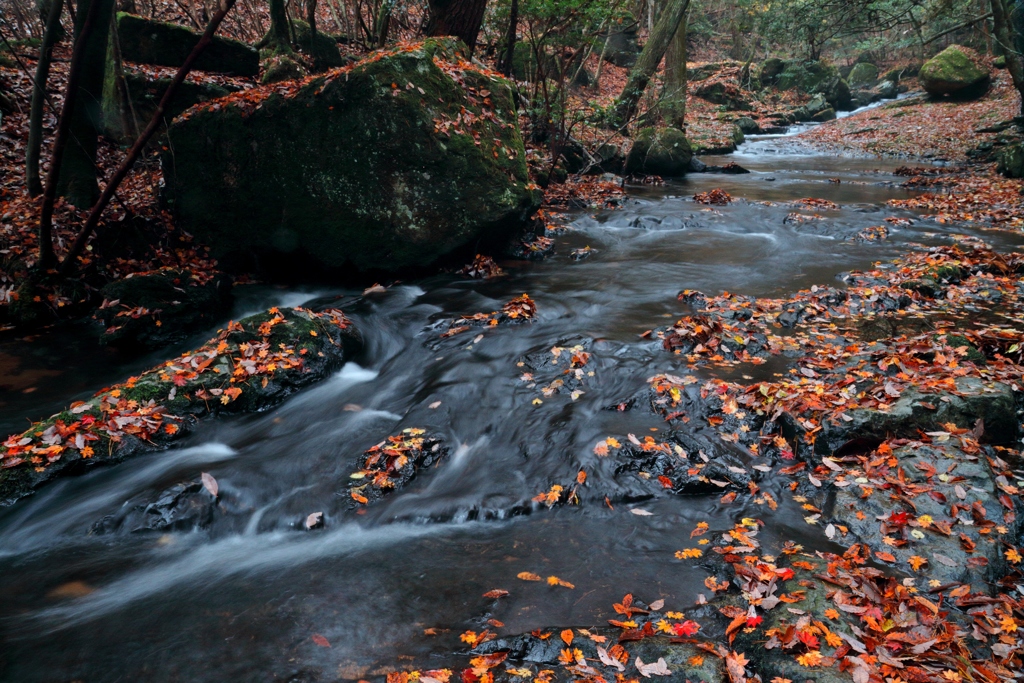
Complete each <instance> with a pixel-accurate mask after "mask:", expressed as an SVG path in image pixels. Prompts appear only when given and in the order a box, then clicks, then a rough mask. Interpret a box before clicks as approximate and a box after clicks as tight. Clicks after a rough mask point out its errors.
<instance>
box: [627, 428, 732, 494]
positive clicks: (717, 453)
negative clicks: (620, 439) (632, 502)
mask: <svg viewBox="0 0 1024 683" xmlns="http://www.w3.org/2000/svg"><path fill="white" fill-rule="evenodd" d="M634 439H635V443H634ZM722 450H723V449H722V448H721V446H716V445H715V444H714V443H712V442H711V441H709V440H707V439H705V438H703V437H700V436H695V435H690V434H686V433H683V432H679V433H676V434H674V435H672V436H671V437H670V438H669V439H667V440H666V441H664V442H661V441H657V440H656V439H654V438H653V437H645V438H644V439H643V441H641V440H639V439H636V437H633V439H629V438H628V437H627V440H626V442H625V443H624V445H623V446H622V447H621V448H618V449H610V450H609V453H610V454H611V457H613V458H614V460H615V463H616V465H615V475H616V480H617V481H619V482H620V483H621V484H623V485H624V486H626V487H627V488H631V489H633V490H634V496H637V495H639V493H640V490H643V491H647V492H650V493H651V494H654V495H657V494H658V493H661V492H663V491H666V490H667V491H671V492H672V493H675V494H677V495H681V496H701V495H713V494H722V493H725V492H726V491H732V490H743V489H746V487H747V485H748V483H749V482H750V480H751V479H750V474H749V472H747V471H746V470H745V469H744V468H742V467H740V466H738V465H737V464H732V465H730V464H728V463H729V462H730V461H731V458H728V457H727V456H725V455H724V454H723V453H721V451H722ZM712 455H714V458H713V459H712V458H711V456H712ZM637 485H639V489H640V490H637V488H638V487H637Z"/></svg>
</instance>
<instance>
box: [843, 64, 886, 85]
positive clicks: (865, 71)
mask: <svg viewBox="0 0 1024 683" xmlns="http://www.w3.org/2000/svg"><path fill="white" fill-rule="evenodd" d="M877 80H878V67H877V66H875V65H874V64H868V63H865V62H861V63H860V64H856V65H854V67H853V68H852V69H851V70H850V75H849V76H847V77H846V81H847V83H849V84H850V85H852V86H853V87H855V88H856V87H858V86H868V85H872V84H874V82H875V81H877Z"/></svg>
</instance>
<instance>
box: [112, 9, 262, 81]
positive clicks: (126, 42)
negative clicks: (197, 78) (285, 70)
mask: <svg viewBox="0 0 1024 683" xmlns="http://www.w3.org/2000/svg"><path fill="white" fill-rule="evenodd" d="M199 37H200V34H198V33H194V32H192V31H190V30H189V29H187V28H185V27H184V26H180V25H178V24H169V23H164V22H160V21H152V20H150V19H145V18H143V17H138V16H135V15H134V14H128V13H126V12H118V14H117V38H118V45H119V46H120V48H121V56H122V58H124V59H126V60H128V61H129V62H140V63H142V64H155V65H157V66H171V67H177V66H181V65H182V64H183V63H184V62H185V59H186V58H187V57H188V55H189V53H191V52H192V48H194V47H195V45H196V43H198V42H199ZM259 61H260V60H259V53H258V52H257V51H256V50H255V49H254V48H252V47H249V46H248V45H246V44H245V43H240V42H238V41H237V40H230V39H228V38H221V37H218V36H214V38H213V40H212V41H211V42H210V44H209V45H207V46H206V49H204V50H203V52H202V53H201V54H200V55H199V58H198V59H197V60H196V61H195V63H194V65H193V68H195V69H197V70H199V71H214V72H217V73H226V74H231V75H234V76H255V75H256V74H257V73H259Z"/></svg>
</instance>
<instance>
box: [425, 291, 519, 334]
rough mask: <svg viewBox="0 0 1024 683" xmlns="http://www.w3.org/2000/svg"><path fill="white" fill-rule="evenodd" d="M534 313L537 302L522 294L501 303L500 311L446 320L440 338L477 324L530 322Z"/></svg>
mask: <svg viewBox="0 0 1024 683" xmlns="http://www.w3.org/2000/svg"><path fill="white" fill-rule="evenodd" d="M536 315H537V304H536V303H535V302H534V300H533V299H531V298H530V295H529V294H523V295H521V296H517V297H516V298H515V299H512V300H511V301H509V302H508V303H506V304H505V305H503V306H502V307H501V310H500V311H491V312H490V313H474V314H473V315H464V316H462V317H461V318H457V319H455V320H451V321H448V322H447V328H448V329H446V330H445V331H444V332H443V333H441V338H442V339H446V338H448V337H454V336H455V335H457V334H462V333H463V332H468V331H469V330H471V329H473V328H474V327H479V326H487V327H497V326H498V325H500V324H502V323H523V322H530V321H531V320H533V318H534V316H536Z"/></svg>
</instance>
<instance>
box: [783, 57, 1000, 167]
mask: <svg viewBox="0 0 1024 683" xmlns="http://www.w3.org/2000/svg"><path fill="white" fill-rule="evenodd" d="M1019 113H1020V96H1019V95H1018V94H1017V91H1016V90H1015V89H1014V87H1013V83H1012V82H1011V79H1010V75H1009V73H1008V72H1007V71H1006V70H998V69H997V70H994V71H993V72H992V87H991V88H990V89H989V91H988V93H986V94H985V96H983V97H981V98H980V99H978V100H975V101H973V102H953V101H932V100H931V99H929V98H928V97H927V96H925V95H923V94H921V95H920V96H917V97H914V98H912V99H908V100H903V101H901V102H894V103H891V104H886V105H883V106H881V107H878V108H875V109H871V110H868V111H864V112H861V113H859V114H856V115H854V116H850V117H847V118H843V119H839V120H836V121H830V122H828V123H825V124H822V125H820V126H816V127H815V128H813V129H812V130H810V131H808V132H807V133H804V134H803V135H802V136H801V137H802V138H803V139H804V140H806V141H807V142H809V143H811V144H813V145H815V146H817V147H820V148H822V149H826V150H828V151H830V152H853V153H859V154H864V153H868V154H877V155H881V156H895V157H908V158H925V159H942V160H945V161H951V162H962V161H965V160H967V158H968V156H967V153H968V152H969V151H970V150H972V149H975V148H976V147H977V146H978V145H979V144H980V143H982V142H986V141H992V140H994V139H995V138H996V136H997V135H998V133H994V132H979V131H982V130H988V128H989V127H991V126H993V125H995V124H999V123H1002V122H1004V121H1009V120H1011V119H1013V118H1014V117H1015V116H1017V115H1018V114H1019Z"/></svg>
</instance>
